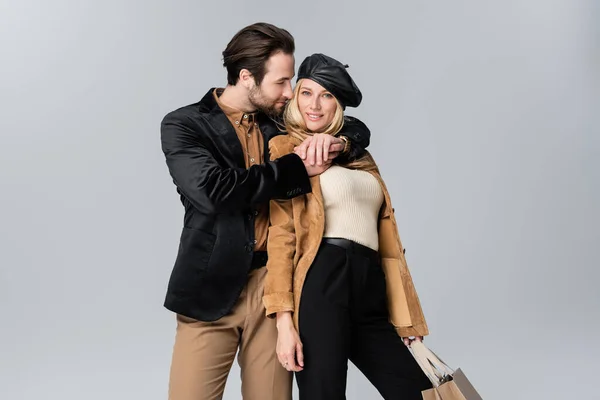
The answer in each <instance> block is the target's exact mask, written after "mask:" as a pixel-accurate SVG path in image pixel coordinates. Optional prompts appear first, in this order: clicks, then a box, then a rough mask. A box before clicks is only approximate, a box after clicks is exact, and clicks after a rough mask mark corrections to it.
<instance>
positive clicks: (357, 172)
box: [263, 54, 431, 400]
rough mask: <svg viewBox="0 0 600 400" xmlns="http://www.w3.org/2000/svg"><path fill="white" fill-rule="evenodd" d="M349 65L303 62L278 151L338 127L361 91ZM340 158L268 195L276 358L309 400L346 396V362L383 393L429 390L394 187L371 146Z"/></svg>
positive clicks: (422, 330) (275, 145) (399, 395)
mask: <svg viewBox="0 0 600 400" xmlns="http://www.w3.org/2000/svg"><path fill="white" fill-rule="evenodd" d="M346 68H347V66H346V65H343V64H341V63H340V62H338V61H337V60H335V59H333V58H331V57H328V56H325V55H323V54H313V55H312V56H310V57H308V58H306V59H305V60H304V62H303V63H302V65H301V66H300V69H299V72H298V82H297V85H296V88H295V90H294V96H293V98H292V100H290V103H289V104H288V106H287V108H286V111H285V124H286V130H287V134H286V135H281V136H277V137H275V138H273V139H272V140H271V141H270V143H269V149H270V152H271V157H272V158H273V159H276V158H278V157H281V156H283V155H285V154H289V153H292V152H294V151H295V150H294V149H295V147H296V146H297V145H299V144H300V143H302V141H303V140H304V139H306V138H307V137H310V136H313V138H317V137H319V135H323V134H325V135H336V134H338V132H339V131H340V130H341V128H342V126H343V124H344V110H345V108H346V106H350V107H357V106H358V105H359V104H360V102H361V100H362V94H361V92H360V90H359V89H358V87H357V86H356V84H355V83H354V81H353V80H352V78H351V77H350V75H349V74H348V72H347V69H346ZM337 160H339V159H335V160H334V162H333V163H331V161H329V162H328V163H329V168H328V169H327V170H326V171H325V172H324V173H323V174H321V175H320V176H316V177H313V178H311V185H312V193H309V194H306V195H302V196H298V197H296V198H294V199H292V200H285V201H271V203H270V209H271V210H270V220H271V221H270V222H271V227H270V228H269V235H268V244H267V248H268V254H269V260H268V262H267V271H268V272H267V277H266V282H265V293H264V297H263V301H264V304H265V307H266V312H267V315H268V316H270V317H276V318H277V328H278V341H277V354H278V358H279V361H280V362H281V364H282V365H283V366H284V368H286V369H287V370H288V371H294V372H295V373H296V379H297V382H298V388H299V393H300V399H307V400H308V399H310V400H320V399H324V400H325V399H326V400H338V399H345V398H346V397H345V391H346V374H347V365H348V360H350V361H352V362H353V363H354V364H355V365H356V366H357V367H358V369H359V370H360V371H361V372H362V373H363V374H364V375H365V376H366V377H367V378H368V379H369V381H370V382H371V383H372V384H373V385H374V386H375V387H376V388H377V390H378V391H379V392H380V393H381V395H382V396H383V397H384V398H385V399H403V400H411V399H415V400H416V399H421V391H422V390H424V389H427V388H430V387H431V383H430V382H429V380H428V379H427V377H426V376H425V375H424V373H423V372H422V371H421V369H420V368H419V366H418V364H417V363H416V361H415V360H414V359H413V358H412V356H411V354H410V352H409V350H408V349H407V346H409V345H410V342H411V340H422V338H423V336H424V335H427V334H428V329H427V324H426V322H425V318H424V316H423V312H422V310H421V305H420V302H419V299H418V296H417V294H416V291H415V289H414V286H413V283H412V280H411V277H410V273H409V272H408V268H407V266H406V260H405V258H404V253H403V248H402V243H401V241H400V238H399V235H398V230H397V227H396V221H395V218H394V211H393V209H392V205H391V201H390V196H389V193H388V191H387V189H386V187H385V184H384V182H383V180H382V178H381V175H380V173H379V170H378V168H377V165H376V164H375V162H374V161H373V158H372V157H371V156H370V155H369V154H368V153H367V154H366V155H365V156H363V157H362V158H360V159H358V160H356V161H354V162H352V163H346V164H344V163H343V162H342V163H341V164H340V161H337ZM388 294H389V295H388ZM391 294H393V295H394V296H393V298H392V299H391V301H389V300H388V297H392V296H391ZM390 321H391V322H390Z"/></svg>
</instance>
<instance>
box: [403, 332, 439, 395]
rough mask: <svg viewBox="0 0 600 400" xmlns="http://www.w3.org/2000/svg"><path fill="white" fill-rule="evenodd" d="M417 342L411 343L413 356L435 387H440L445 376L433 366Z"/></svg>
mask: <svg viewBox="0 0 600 400" xmlns="http://www.w3.org/2000/svg"><path fill="white" fill-rule="evenodd" d="M415 343H416V342H413V343H411V346H410V347H409V349H410V352H411V354H412V355H413V357H414V358H415V360H416V361H417V364H419V367H421V370H423V373H424V374H425V376H427V378H428V379H429V380H430V381H431V383H432V385H433V387H438V386H439V385H440V383H441V382H443V381H444V376H443V375H442V374H441V373H440V372H439V371H438V370H437V369H436V368H435V367H434V366H433V364H432V363H431V362H430V361H429V360H428V359H427V357H426V355H425V354H423V351H422V348H420V347H419V346H415Z"/></svg>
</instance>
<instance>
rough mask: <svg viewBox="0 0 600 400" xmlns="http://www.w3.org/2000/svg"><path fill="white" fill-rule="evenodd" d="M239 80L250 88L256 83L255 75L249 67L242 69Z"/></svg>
mask: <svg viewBox="0 0 600 400" xmlns="http://www.w3.org/2000/svg"><path fill="white" fill-rule="evenodd" d="M239 81H240V83H241V84H242V85H244V87H245V88H246V89H248V90H250V89H252V86H253V85H254V76H253V75H252V74H251V73H250V71H248V70H247V69H245V68H243V69H242V70H240V75H239Z"/></svg>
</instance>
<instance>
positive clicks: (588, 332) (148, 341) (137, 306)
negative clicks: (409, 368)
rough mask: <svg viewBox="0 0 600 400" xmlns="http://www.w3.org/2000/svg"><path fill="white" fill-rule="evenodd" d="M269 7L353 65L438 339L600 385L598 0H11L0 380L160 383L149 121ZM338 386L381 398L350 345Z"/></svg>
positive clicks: (18, 386)
mask: <svg viewBox="0 0 600 400" xmlns="http://www.w3.org/2000/svg"><path fill="white" fill-rule="evenodd" d="M256 21H268V22H272V23H275V24H278V25H280V26H283V27H286V28H288V29H289V30H290V32H292V34H293V35H294V36H295V38H296V41H297V53H296V56H297V61H298V62H297V64H296V65H299V62H300V61H301V60H302V59H303V58H304V57H305V56H307V55H308V54H310V53H312V52H325V53H327V54H330V55H332V56H334V57H336V58H339V59H341V60H342V61H344V62H346V63H349V64H350V66H351V67H350V71H351V73H352V74H353V76H354V77H355V80H356V82H357V83H358V84H359V85H360V87H361V89H362V90H363V92H364V102H363V105H361V107H360V108H359V109H356V110H353V109H350V110H349V111H350V113H351V114H353V115H356V116H358V117H360V118H362V119H364V121H365V122H367V124H368V125H369V126H370V127H371V129H372V132H373V142H372V146H371V150H372V152H373V154H374V156H375V157H376V159H377V160H378V161H379V163H380V165H381V169H382V171H383V174H384V178H385V179H386V180H387V182H388V185H389V187H390V190H391V192H392V196H393V199H394V201H395V208H396V210H397V216H398V218H399V224H400V230H401V232H400V233H401V235H402V238H403V240H404V242H405V245H406V247H407V257H408V261H409V263H410V266H411V270H412V272H413V275H414V279H415V281H416V285H417V288H418V290H419V293H420V296H421V299H422V302H423V307H424V309H425V312H426V314H427V318H428V321H429V324H430V328H431V331H432V335H431V336H430V337H429V338H428V343H429V345H430V346H431V347H432V348H433V349H434V350H436V351H437V352H438V353H439V354H440V355H441V356H442V358H445V359H446V361H448V362H449V363H450V364H452V365H453V366H460V367H462V368H463V369H464V370H465V371H466V372H467V374H468V376H469V377H470V378H471V380H472V382H473V383H474V384H475V385H476V387H477V388H478V389H479V390H480V392H481V394H482V395H483V397H484V398H485V399H486V400H490V399H515V400H516V399H545V400H549V399H574V398H586V399H592V398H594V399H600V395H599V394H598V393H599V388H598V384H597V381H596V375H597V372H596V371H597V366H598V357H599V356H600V352H599V348H600V346H599V345H598V341H597V337H598V335H599V334H600V322H599V314H600V313H599V312H598V308H599V306H600V290H599V289H598V285H599V282H598V280H599V278H600V272H599V267H600V263H599V262H598V260H597V253H598V248H599V240H600V235H599V228H598V226H599V223H600V212H599V211H598V204H599V201H600V185H599V183H600V176H599V171H600V162H599V156H600V154H599V148H600V146H599V144H600V143H599V139H598V134H599V133H600V129H599V127H600V124H599V122H600V121H599V116H598V114H599V110H600V102H599V95H598V94H599V93H600V92H599V89H600V85H599V83H600V81H599V71H600V56H599V49H600V47H599V40H598V38H599V33H600V30H599V28H598V26H599V6H598V2H594V1H591V0H590V1H587V2H586V1H576V0H564V1H559V0H529V1H523V0H503V1H494V2H492V1H476V0H473V1H466V0H459V1H452V2H448V1H427V2H424V1H395V2H387V1H386V2H377V1H368V2H359V1H349V0H345V1H335V2H334V1H328V2H323V4H320V5H317V3H316V2H314V3H313V2H306V3H301V2H296V3H292V2H282V1H248V2H242V1H237V2H234V1H226V0H221V1H219V2H204V1H158V0H154V1H149V0H146V1H116V0H112V1H107V0H105V1H93V2H92V1H66V0H55V1H53V2H44V1H25V0H21V1H16V0H15V1H6V0H3V1H0V43H1V56H0V57H1V60H2V62H1V74H0V82H1V90H0V99H1V100H0V113H1V116H2V117H1V118H0V132H1V135H2V142H1V143H2V144H1V149H2V151H1V154H2V155H1V157H0V177H1V188H2V196H1V197H0V227H1V228H0V234H1V236H0V248H1V251H0V267H1V269H0V315H1V318H2V320H1V322H0V398H2V399H11V400H20V399H38V398H49V399H62V400H70V399H86V400H88V399H89V400H95V399H157V400H158V399H166V390H167V382H168V370H169V362H170V356H171V349H172V344H173V338H174V327H175V324H174V318H173V316H172V314H171V313H169V312H167V311H166V310H165V309H163V308H162V301H163V296H164V292H165V287H166V283H167V280H168V277H169V273H170V270H171V266H172V264H173V260H174V257H175V253H176V250H177V244H178V236H179V232H180V227H181V223H182V207H181V206H180V204H179V201H178V197H177V195H176V193H175V188H174V186H173V185H172V183H171V181H170V178H169V175H168V172H167V168H166V166H165V163H164V159H163V155H162V153H161V151H160V145H159V123H160V120H161V118H162V117H163V115H164V114H165V113H167V112H168V111H170V110H172V109H174V108H177V107H179V106H182V105H185V104H189V103H192V102H195V101H197V100H199V99H200V97H201V96H202V95H203V94H204V93H205V91H206V90H207V89H208V88H209V87H210V86H212V85H224V84H225V71H224V69H223V68H222V67H221V60H220V58H221V55H220V52H221V51H222V49H223V48H224V46H225V45H226V44H227V42H228V40H229V39H230V37H231V36H232V35H233V34H234V33H235V32H236V31H237V30H238V29H240V28H242V27H243V26H245V25H247V24H250V23H252V22H256ZM593 368H596V371H594V370H593ZM239 388H240V385H239V369H237V366H236V367H234V369H233V371H232V375H231V379H230V381H229V383H228V385H227V391H226V398H227V399H238V398H240V397H241V396H240V395H239ZM348 398H349V399H377V398H379V396H378V395H377V393H376V392H375V391H374V389H373V388H372V387H371V385H370V384H369V383H368V382H367V381H366V380H365V379H364V378H363V377H362V375H360V374H359V373H358V372H357V371H356V370H355V369H354V368H353V367H352V368H351V371H350V376H349V382H348Z"/></svg>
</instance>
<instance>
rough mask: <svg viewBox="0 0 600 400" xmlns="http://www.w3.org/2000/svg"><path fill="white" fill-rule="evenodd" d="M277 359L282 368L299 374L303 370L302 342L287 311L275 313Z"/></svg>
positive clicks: (290, 314)
mask: <svg viewBox="0 0 600 400" xmlns="http://www.w3.org/2000/svg"><path fill="white" fill-rule="evenodd" d="M277 331H278V334H277V358H278V359H279V362H280V363H281V365H283V368H285V369H287V370H288V371H294V372H299V371H302V369H303V368H304V354H303V353H302V342H301V341H300V336H299V335H298V332H296V328H294V322H293V320H292V313H291V312H289V311H286V312H279V313H277Z"/></svg>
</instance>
